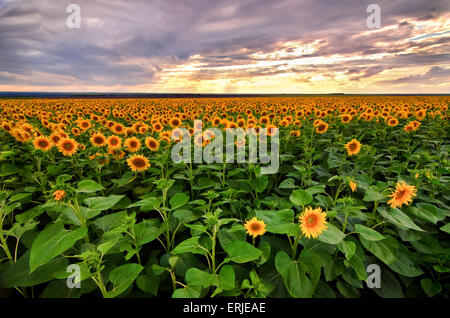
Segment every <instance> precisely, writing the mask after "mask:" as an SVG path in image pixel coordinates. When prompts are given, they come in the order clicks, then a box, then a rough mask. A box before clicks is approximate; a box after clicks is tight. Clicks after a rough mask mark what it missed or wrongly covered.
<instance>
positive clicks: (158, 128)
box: [153, 122, 164, 132]
mask: <svg viewBox="0 0 450 318" xmlns="http://www.w3.org/2000/svg"><path fill="white" fill-rule="evenodd" d="M163 129H164V126H163V125H162V124H161V123H160V122H156V123H154V124H153V130H154V131H156V132H160V131H162V130H163Z"/></svg>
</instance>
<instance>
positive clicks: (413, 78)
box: [383, 66, 450, 84]
mask: <svg viewBox="0 0 450 318" xmlns="http://www.w3.org/2000/svg"><path fill="white" fill-rule="evenodd" d="M448 78H450V68H442V67H439V66H433V67H432V68H430V69H429V70H428V71H427V72H426V73H424V74H416V75H410V76H405V77H401V78H397V79H395V80H389V81H383V83H386V84H417V83H425V84H431V83H436V82H442V80H443V79H444V80H446V79H448Z"/></svg>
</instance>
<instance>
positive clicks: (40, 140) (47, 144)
mask: <svg viewBox="0 0 450 318" xmlns="http://www.w3.org/2000/svg"><path fill="white" fill-rule="evenodd" d="M33 145H34V149H39V150H42V151H49V150H50V148H52V146H53V145H52V142H51V141H50V140H49V139H48V138H46V137H43V136H41V137H37V138H35V139H34V141H33Z"/></svg>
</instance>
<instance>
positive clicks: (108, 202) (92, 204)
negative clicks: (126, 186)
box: [84, 194, 125, 211]
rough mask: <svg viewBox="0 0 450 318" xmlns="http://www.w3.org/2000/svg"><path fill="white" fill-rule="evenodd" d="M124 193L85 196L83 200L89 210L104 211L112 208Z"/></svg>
mask: <svg viewBox="0 0 450 318" xmlns="http://www.w3.org/2000/svg"><path fill="white" fill-rule="evenodd" d="M124 196H125V195H116V194H111V195H110V196H108V197H92V198H87V199H86V200H84V202H85V203H86V204H87V205H88V207H89V209H90V210H97V211H104V210H108V209H110V208H112V207H113V206H114V205H116V203H117V202H119V201H120V200H121V199H122V198H123V197H124Z"/></svg>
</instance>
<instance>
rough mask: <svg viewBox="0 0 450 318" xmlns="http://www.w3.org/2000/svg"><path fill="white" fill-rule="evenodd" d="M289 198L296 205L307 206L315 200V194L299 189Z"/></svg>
mask: <svg viewBox="0 0 450 318" xmlns="http://www.w3.org/2000/svg"><path fill="white" fill-rule="evenodd" d="M289 200H291V202H292V203H294V205H296V206H302V207H303V206H305V205H307V204H309V203H311V201H312V200H313V196H312V194H311V193H309V192H308V191H306V190H301V189H297V190H294V191H293V192H292V194H291V195H290V196H289Z"/></svg>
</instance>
